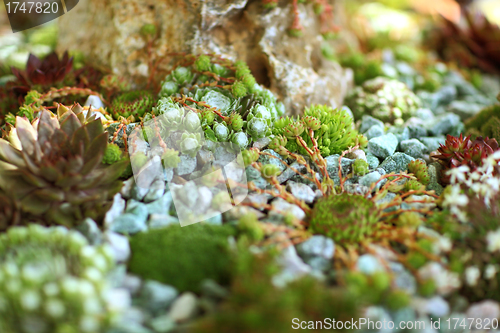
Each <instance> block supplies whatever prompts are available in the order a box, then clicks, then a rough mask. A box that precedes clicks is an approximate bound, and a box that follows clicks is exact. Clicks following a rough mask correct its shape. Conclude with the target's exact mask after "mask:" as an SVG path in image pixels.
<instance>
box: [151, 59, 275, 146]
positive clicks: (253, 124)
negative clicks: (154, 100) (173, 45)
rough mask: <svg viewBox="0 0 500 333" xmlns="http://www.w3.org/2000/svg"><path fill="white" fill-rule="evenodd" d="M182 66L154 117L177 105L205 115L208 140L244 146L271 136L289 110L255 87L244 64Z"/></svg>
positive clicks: (169, 80)
mask: <svg viewBox="0 0 500 333" xmlns="http://www.w3.org/2000/svg"><path fill="white" fill-rule="evenodd" d="M181 63H182V66H178V67H176V68H175V69H174V70H173V71H172V73H171V74H169V75H168V76H167V77H166V78H165V81H164V82H163V87H162V90H161V92H160V97H162V98H161V99H160V101H159V102H158V106H157V107H156V108H155V109H154V111H153V113H154V114H155V115H158V114H159V113H160V110H162V109H171V108H172V104H173V105H176V106H177V107H178V108H180V107H186V108H189V109H190V110H192V111H195V112H196V113H198V115H199V116H200V122H201V127H202V129H203V131H204V132H205V135H206V137H207V139H209V140H211V141H222V142H226V141H231V142H234V143H237V144H238V145H239V146H240V147H247V146H248V145H250V144H251V142H252V140H253V141H255V140H258V139H261V138H263V137H265V136H270V135H271V134H272V133H271V130H270V129H271V128H272V126H273V122H274V121H275V120H276V119H277V118H278V117H279V116H281V115H283V114H284V111H285V110H284V105H283V103H281V102H278V101H277V99H276V97H275V96H274V95H273V94H272V93H271V92H270V91H269V90H268V89H264V88H262V87H261V86H259V85H258V84H257V83H256V81H255V78H254V77H253V75H252V73H251V71H250V69H249V68H248V66H247V65H246V64H245V63H244V62H242V61H237V62H235V63H232V62H230V61H227V60H224V59H220V58H217V57H214V56H209V55H199V56H194V55H190V56H188V57H186V59H185V61H184V62H181ZM183 96H184V97H183ZM240 132H241V133H244V134H245V135H247V140H244V139H243V137H242V134H239V133H240ZM245 141H247V142H248V143H247V144H245Z"/></svg>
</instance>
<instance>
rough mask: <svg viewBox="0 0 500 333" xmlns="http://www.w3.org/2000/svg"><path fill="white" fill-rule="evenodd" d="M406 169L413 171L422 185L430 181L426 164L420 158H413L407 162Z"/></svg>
mask: <svg viewBox="0 0 500 333" xmlns="http://www.w3.org/2000/svg"><path fill="white" fill-rule="evenodd" d="M408 171H410V172H411V173H413V174H414V175H415V177H417V180H418V181H419V182H420V183H421V184H422V185H427V184H429V182H430V181H431V178H430V176H429V173H428V169H427V164H426V163H425V162H424V161H422V160H414V161H411V162H410V163H408Z"/></svg>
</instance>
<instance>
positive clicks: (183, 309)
mask: <svg viewBox="0 0 500 333" xmlns="http://www.w3.org/2000/svg"><path fill="white" fill-rule="evenodd" d="M197 311H198V298H197V297H196V295H195V294H193V293H192V292H185V293H183V294H182V295H180V296H179V298H177V299H176V300H175V301H174V303H173V304H172V307H171V308H170V311H169V312H168V316H169V317H170V318H171V319H172V320H173V321H174V322H176V323H181V322H185V321H187V320H188V319H191V318H192V317H194V316H195V315H196V312H197Z"/></svg>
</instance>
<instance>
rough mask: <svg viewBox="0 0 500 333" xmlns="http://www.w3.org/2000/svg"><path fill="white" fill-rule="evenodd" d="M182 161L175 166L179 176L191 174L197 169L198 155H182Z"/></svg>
mask: <svg viewBox="0 0 500 333" xmlns="http://www.w3.org/2000/svg"><path fill="white" fill-rule="evenodd" d="M180 158H181V161H180V162H179V164H178V165H177V167H176V168H175V173H176V174H177V175H179V176H184V175H189V174H191V173H192V172H193V171H194V170H195V169H196V156H195V157H191V156H189V155H185V154H182V155H180Z"/></svg>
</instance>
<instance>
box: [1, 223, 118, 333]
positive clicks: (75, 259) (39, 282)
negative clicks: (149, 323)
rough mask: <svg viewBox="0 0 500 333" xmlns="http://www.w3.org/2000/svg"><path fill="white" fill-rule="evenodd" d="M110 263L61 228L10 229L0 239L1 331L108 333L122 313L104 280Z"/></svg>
mask: <svg viewBox="0 0 500 333" xmlns="http://www.w3.org/2000/svg"><path fill="white" fill-rule="evenodd" d="M113 261H114V259H113V256H112V253H111V252H110V250H109V248H107V247H104V246H100V247H92V246H90V245H88V242H87V240H86V239H85V237H83V236H82V235H81V234H80V233H78V232H76V231H68V230H67V229H66V228H64V227H52V228H46V227H42V226H39V225H30V226H29V227H13V228H11V229H9V230H8V231H7V232H6V233H4V234H2V235H0V277H1V278H0V290H1V296H0V300H1V306H0V327H1V328H2V331H3V332H18V333H31V332H39V333H53V332H75V333H76V332H82V333H83V332H89V333H99V332H107V331H108V330H109V329H110V327H111V326H112V325H113V324H114V322H115V321H116V320H117V319H118V317H117V315H119V310H120V309H119V308H117V306H116V303H115V304H113V303H112V301H113V299H112V298H113V295H112V294H111V293H112V289H111V288H110V287H109V284H108V283H107V281H106V279H105V277H106V275H107V274H108V273H109V272H110V270H111V268H112V267H113ZM123 305H125V304H123ZM123 305H122V306H123Z"/></svg>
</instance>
